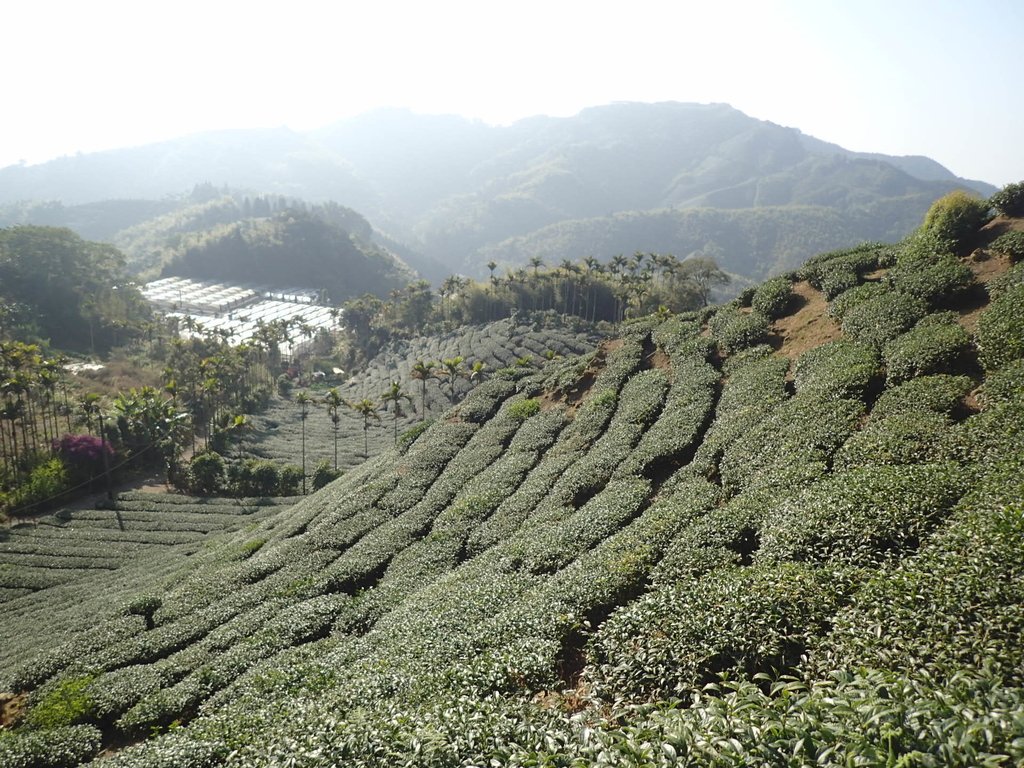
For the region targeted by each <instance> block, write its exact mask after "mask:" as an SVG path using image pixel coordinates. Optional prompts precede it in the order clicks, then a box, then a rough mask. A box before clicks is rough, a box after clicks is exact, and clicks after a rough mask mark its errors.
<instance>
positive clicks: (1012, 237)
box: [989, 230, 1024, 263]
mask: <svg viewBox="0 0 1024 768" xmlns="http://www.w3.org/2000/svg"><path fill="white" fill-rule="evenodd" d="M989 250H991V251H995V252H996V253H1002V254H1005V255H1007V256H1009V257H1010V261H1012V262H1014V263H1017V262H1019V261H1022V260H1024V232H1020V231H1018V230H1011V231H1009V232H1004V233H1003V234H1001V235H1000V236H999V237H997V238H996V239H995V240H993V241H992V244H991V245H989Z"/></svg>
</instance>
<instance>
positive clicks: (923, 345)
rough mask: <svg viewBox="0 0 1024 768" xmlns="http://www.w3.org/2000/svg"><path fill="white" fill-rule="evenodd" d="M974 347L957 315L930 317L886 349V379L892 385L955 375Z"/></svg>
mask: <svg viewBox="0 0 1024 768" xmlns="http://www.w3.org/2000/svg"><path fill="white" fill-rule="evenodd" d="M971 348H972V347H971V337H970V335H969V334H968V333H967V331H965V330H964V329H963V327H962V326H961V325H960V324H959V323H958V322H957V319H956V315H954V314H953V313H952V312H943V313H939V314H932V315H928V316H927V317H924V318H922V319H921V320H919V321H918V323H917V325H915V326H914V327H913V328H911V329H910V330H909V331H907V332H906V333H904V334H901V335H899V336H897V337H896V338H895V339H893V340H892V341H890V342H888V343H887V344H886V345H885V347H884V348H883V350H882V360H883V361H884V362H885V369H886V379H887V381H888V382H889V384H890V385H891V384H897V383H899V382H901V381H906V380H907V379H912V378H914V377H916V376H924V375H926V374H935V373H951V372H952V371H954V370H956V369H957V368H958V367H959V365H958V364H959V363H961V362H962V361H963V359H964V357H965V355H966V354H967V353H968V352H970V351H971Z"/></svg>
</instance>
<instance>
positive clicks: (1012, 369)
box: [979, 358, 1024, 408]
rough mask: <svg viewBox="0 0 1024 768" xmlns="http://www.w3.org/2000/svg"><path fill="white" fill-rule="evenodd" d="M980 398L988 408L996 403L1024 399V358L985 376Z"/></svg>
mask: <svg viewBox="0 0 1024 768" xmlns="http://www.w3.org/2000/svg"><path fill="white" fill-rule="evenodd" d="M979 399H980V400H981V402H982V404H983V405H984V406H985V407H986V408H987V407H989V406H990V405H995V404H996V403H1010V402H1014V401H1017V402H1021V401H1024V358H1022V359H1020V360H1014V361H1012V362H1009V363H1007V364H1006V365H1004V366H1003V367H1002V368H1000V369H998V370H995V371H991V372H990V373H989V374H988V376H986V377H985V383H984V385H983V386H982V389H981V393H980V394H979Z"/></svg>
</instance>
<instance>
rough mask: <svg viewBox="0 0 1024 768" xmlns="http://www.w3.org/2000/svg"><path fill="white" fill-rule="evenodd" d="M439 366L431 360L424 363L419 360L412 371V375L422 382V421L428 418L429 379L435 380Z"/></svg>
mask: <svg viewBox="0 0 1024 768" xmlns="http://www.w3.org/2000/svg"><path fill="white" fill-rule="evenodd" d="M436 367H437V365H436V364H435V363H433V362H431V361H430V360H428V361H427V362H423V361H422V360H417V361H416V362H415V363H414V364H413V366H412V370H411V371H410V375H411V376H412V377H413V378H414V379H416V380H417V381H418V382H420V421H423V420H424V419H425V418H426V417H427V379H434V378H437V376H436V375H435V374H434V369H435V368H436Z"/></svg>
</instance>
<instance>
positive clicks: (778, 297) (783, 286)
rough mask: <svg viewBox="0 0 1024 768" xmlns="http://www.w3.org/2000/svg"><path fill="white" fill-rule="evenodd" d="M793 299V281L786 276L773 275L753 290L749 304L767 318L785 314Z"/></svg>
mask: <svg viewBox="0 0 1024 768" xmlns="http://www.w3.org/2000/svg"><path fill="white" fill-rule="evenodd" d="M792 299H793V283H792V281H791V280H790V279H789V278H788V277H773V278H771V279H770V280H766V281H765V282H763V283H761V285H760V286H758V288H757V290H756V291H754V296H753V298H752V299H751V302H750V306H751V307H753V309H754V311H755V312H760V313H761V314H762V315H764V316H765V317H767V318H768V319H769V320H775V319H776V318H779V317H782V316H783V315H785V314H786V312H787V310H788V309H789V304H790V302H791V301H792Z"/></svg>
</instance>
